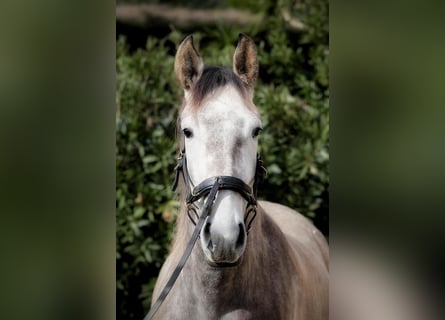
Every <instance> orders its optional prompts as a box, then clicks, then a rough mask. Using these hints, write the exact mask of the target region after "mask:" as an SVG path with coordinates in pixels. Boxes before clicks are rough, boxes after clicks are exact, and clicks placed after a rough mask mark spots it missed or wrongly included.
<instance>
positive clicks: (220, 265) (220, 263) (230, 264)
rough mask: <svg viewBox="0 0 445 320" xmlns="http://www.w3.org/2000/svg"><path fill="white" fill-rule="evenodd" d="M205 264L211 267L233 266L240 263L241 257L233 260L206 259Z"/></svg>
mask: <svg viewBox="0 0 445 320" xmlns="http://www.w3.org/2000/svg"><path fill="white" fill-rule="evenodd" d="M206 261H207V264H208V265H209V266H211V267H213V268H233V267H236V266H238V265H239V264H240V262H241V259H238V260H236V261H235V262H215V261H210V260H208V259H206Z"/></svg>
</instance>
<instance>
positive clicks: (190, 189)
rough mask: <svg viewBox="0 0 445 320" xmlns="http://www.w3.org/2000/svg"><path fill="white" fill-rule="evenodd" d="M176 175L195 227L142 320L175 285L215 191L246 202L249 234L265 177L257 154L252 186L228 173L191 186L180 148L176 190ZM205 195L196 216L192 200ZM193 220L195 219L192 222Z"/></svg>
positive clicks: (261, 161) (147, 316) (211, 204)
mask: <svg viewBox="0 0 445 320" xmlns="http://www.w3.org/2000/svg"><path fill="white" fill-rule="evenodd" d="M180 176H182V178H183V180H184V183H185V187H186V190H187V196H186V199H185V201H186V204H187V215H188V216H189V218H190V220H191V221H192V223H193V224H194V225H195V229H194V231H193V234H192V236H191V238H190V240H189V242H188V244H187V247H186V248H185V250H184V253H183V255H182V257H181V259H180V260H179V263H178V265H177V266H176V268H175V270H174V271H173V273H172V275H171V276H170V279H168V281H167V284H166V285H165V287H164V288H163V289H162V291H161V294H160V295H159V297H158V299H157V300H156V302H155V303H154V304H153V306H152V307H151V309H150V311H149V312H148V314H147V315H146V316H145V318H144V320H150V319H152V318H153V316H154V315H155V314H156V312H157V311H158V309H159V307H160V306H161V304H162V303H163V302H164V300H165V298H166V297H167V295H168V293H169V292H170V290H171V288H172V287H173V285H174V284H175V281H176V279H177V278H178V276H179V274H180V273H181V271H182V269H183V268H184V265H185V263H186V262H187V259H188V257H189V256H190V254H191V252H192V249H193V247H194V245H195V243H196V240H197V239H198V237H199V234H200V233H201V229H202V227H203V225H204V222H205V221H206V219H207V217H208V219H209V221H208V222H211V219H212V218H213V216H212V215H210V212H211V209H212V207H213V204H214V203H215V200H216V198H217V195H218V191H219V190H231V191H235V192H237V193H239V194H240V195H241V196H242V197H243V198H244V199H245V200H246V201H247V206H246V214H245V217H244V221H245V224H246V226H247V229H246V232H247V233H249V231H250V228H251V225H252V222H253V220H254V219H255V217H256V213H257V200H256V197H257V190H258V186H259V185H260V184H261V183H262V181H263V179H264V177H265V176H266V169H265V168H264V166H263V160H261V157H260V155H259V154H257V160H256V168H255V176H254V181H253V187H252V188H251V187H250V186H249V185H247V184H246V183H244V181H242V180H241V179H238V178H236V177H232V176H216V177H211V178H208V179H205V180H204V181H202V182H201V183H199V184H198V185H197V186H194V184H193V182H192V180H191V178H190V175H189V173H188V169H187V159H186V156H185V149H183V150H182V151H181V152H180V153H179V157H178V162H177V165H176V167H175V180H174V181H173V190H176V189H177V187H178V183H179V177H180ZM205 196H207V200H206V201H205V204H204V206H203V207H202V211H201V214H200V215H199V214H198V210H199V207H198V206H197V204H196V202H197V201H198V200H199V199H201V198H204V197H205ZM195 219H197V220H196V221H195Z"/></svg>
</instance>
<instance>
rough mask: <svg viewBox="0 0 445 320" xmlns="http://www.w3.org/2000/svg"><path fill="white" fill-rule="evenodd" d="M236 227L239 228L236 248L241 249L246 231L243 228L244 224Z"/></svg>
mask: <svg viewBox="0 0 445 320" xmlns="http://www.w3.org/2000/svg"><path fill="white" fill-rule="evenodd" d="M238 227H239V234H238V240H236V248H239V247H242V246H243V245H244V242H245V240H246V230H245V228H244V224H243V223H240V224H239V225H238Z"/></svg>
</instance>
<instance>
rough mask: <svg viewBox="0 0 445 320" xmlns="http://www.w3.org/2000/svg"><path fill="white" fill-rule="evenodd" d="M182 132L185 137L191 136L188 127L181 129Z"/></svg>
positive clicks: (191, 133)
mask: <svg viewBox="0 0 445 320" xmlns="http://www.w3.org/2000/svg"><path fill="white" fill-rule="evenodd" d="M182 132H184V135H185V137H186V138H191V137H192V136H193V132H192V130H190V129H188V128H185V129H183V130H182Z"/></svg>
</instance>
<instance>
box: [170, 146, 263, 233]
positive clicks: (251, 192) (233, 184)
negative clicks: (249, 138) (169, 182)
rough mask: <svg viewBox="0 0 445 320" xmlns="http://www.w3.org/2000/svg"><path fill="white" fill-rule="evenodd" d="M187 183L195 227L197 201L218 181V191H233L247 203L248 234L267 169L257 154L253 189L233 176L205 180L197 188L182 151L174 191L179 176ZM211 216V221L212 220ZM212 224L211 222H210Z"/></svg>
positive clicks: (189, 205) (197, 216) (245, 221)
mask: <svg viewBox="0 0 445 320" xmlns="http://www.w3.org/2000/svg"><path fill="white" fill-rule="evenodd" d="M180 175H182V178H183V180H184V183H185V187H186V191H187V196H186V199H185V202H186V204H187V214H188V216H189V218H190V220H191V221H192V223H193V224H194V225H196V221H195V219H199V214H198V210H199V208H198V206H197V205H196V203H195V202H196V201H198V200H199V199H201V198H203V197H205V196H207V195H208V194H209V192H210V190H211V189H212V187H213V185H214V184H215V183H216V182H217V180H218V190H231V191H235V192H237V193H239V194H240V195H241V196H242V197H243V198H244V199H245V200H246V201H247V206H246V214H245V216H244V223H245V225H246V227H247V228H246V230H247V233H248V232H249V231H250V227H251V225H252V222H253V220H254V219H255V216H256V205H257V200H256V197H257V190H258V185H259V184H260V183H261V182H262V181H263V179H264V177H265V175H266V169H265V168H264V166H263V160H262V159H261V157H260V155H259V154H257V160H256V168H255V176H254V179H253V187H252V188H251V187H250V186H249V185H248V184H246V183H244V181H242V180H241V179H238V178H235V177H232V176H217V177H211V178H208V179H205V180H204V181H202V182H201V183H200V184H198V185H197V186H196V187H195V186H194V184H193V181H192V179H191V178H190V175H189V173H188V169H187V158H186V156H185V150H182V151H181V152H180V154H179V157H178V163H177V165H176V167H175V180H174V182H173V190H176V188H177V186H178V182H179V176H180ZM212 218H213V216H210V218H209V219H212ZM209 222H211V221H209Z"/></svg>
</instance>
